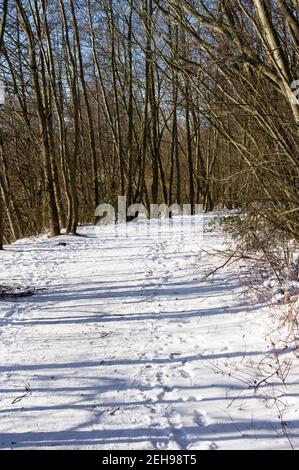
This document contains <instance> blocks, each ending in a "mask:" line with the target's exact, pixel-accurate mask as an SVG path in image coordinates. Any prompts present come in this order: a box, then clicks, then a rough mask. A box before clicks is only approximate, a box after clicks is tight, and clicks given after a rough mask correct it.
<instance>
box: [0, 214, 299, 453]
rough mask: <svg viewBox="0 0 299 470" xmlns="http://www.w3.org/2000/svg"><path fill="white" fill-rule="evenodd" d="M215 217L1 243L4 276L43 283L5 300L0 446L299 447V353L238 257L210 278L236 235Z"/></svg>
mask: <svg viewBox="0 0 299 470" xmlns="http://www.w3.org/2000/svg"><path fill="white" fill-rule="evenodd" d="M210 220H211V217H210V216H205V234H204V240H203V242H202V241H200V237H198V234H196V232H195V230H194V227H191V226H190V225H186V226H184V228H183V229H182V227H181V225H180V221H179V219H174V221H173V226H172V227H171V228H169V229H168V228H167V227H166V225H165V224H166V222H164V223H163V224H162V226H161V227H159V225H158V224H157V223H152V225H151V227H150V228H151V230H150V231H149V230H148V228H149V227H148V224H147V223H145V222H144V223H142V224H139V225H134V224H132V225H131V226H129V229H128V230H129V234H128V236H127V237H124V236H123V233H122V230H123V229H122V228H121V227H115V226H108V227H104V228H99V227H97V228H94V227H87V228H84V229H82V230H81V233H82V234H84V235H85V237H63V236H62V237H60V238H58V239H54V240H47V239H46V238H45V237H38V238H32V239H27V240H22V241H20V242H18V243H15V244H14V245H12V246H10V247H7V248H6V250H5V252H3V253H1V255H0V261H1V272H0V285H1V284H2V285H5V284H6V285H7V284H13V285H16V284H18V285H22V286H23V287H24V288H25V287H29V288H30V289H31V288H33V287H35V288H36V289H38V291H37V294H36V295H34V296H31V297H25V298H20V299H17V298H11V299H5V300H3V299H2V300H0V347H1V349H0V352H1V366H0V369H1V371H0V447H1V448H13V449H20V448H25V449H29V448H34V449H37V448H43V449H46V448H57V449H79V448H86V449H237V448H239V449H254V448H258V449H279V448H286V449H288V448H290V445H291V444H290V441H291V443H292V445H293V446H294V447H295V448H298V447H299V434H298V428H299V422H298V408H299V403H298V401H299V399H298V394H299V384H298V378H299V370H298V359H296V358H295V356H294V355H293V353H292V352H289V351H288V350H285V349H278V350H276V351H275V353H274V354H272V353H273V351H271V348H272V347H273V345H271V342H270V340H269V338H268V339H267V338H266V335H267V333H268V320H267V319H268V313H269V312H268V309H267V308H261V307H259V306H258V305H250V304H249V303H248V302H246V300H245V298H244V295H243V291H244V286H242V283H241V282H240V274H239V269H238V267H237V266H236V265H231V266H228V267H226V268H225V269H224V270H222V271H218V272H216V273H215V275H214V276H213V277H210V278H208V279H207V280H206V281H203V280H202V278H203V276H204V275H205V274H206V273H207V271H208V270H209V269H210V268H211V266H212V265H215V264H217V257H214V256H212V255H211V253H212V252H213V249H215V248H216V249H217V250H219V249H221V247H223V246H226V245H227V241H225V239H224V236H223V235H222V234H221V232H220V230H219V229H218V228H217V226H213V230H212V231H211V230H210V227H209V225H208V222H209V221H210ZM117 231H118V232H117ZM116 233H118V236H117V237H116ZM65 243H66V245H65V246H64V244H65ZM202 248H204V249H205V250H206V251H203V252H201V250H202ZM218 261H219V260H218ZM221 262H223V260H221V261H220V264H221ZM272 359H273V361H272ZM275 361H276V362H275ZM277 361H278V362H277ZM296 361H297V363H296ZM273 363H274V366H273ZM275 364H276V365H277V364H278V366H277V367H278V368H280V369H284V370H285V368H286V367H289V368H290V371H289V373H288V375H287V378H286V386H284V385H283V384H282V382H281V380H280V377H279V374H278V375H277V374H275V367H276V365H275ZM271 367H272V370H271ZM273 367H274V369H273ZM273 371H274V375H273V373H272V372H273ZM271 373H272V375H273V376H272V378H269V379H268V382H269V383H267V382H264V381H263V379H264V378H266V377H267V376H270V375H271ZM259 382H261V383H260V385H259V386H258V387H257V389H255V388H254V385H257V384H259ZM273 397H275V399H273ZM282 413H283V414H282Z"/></svg>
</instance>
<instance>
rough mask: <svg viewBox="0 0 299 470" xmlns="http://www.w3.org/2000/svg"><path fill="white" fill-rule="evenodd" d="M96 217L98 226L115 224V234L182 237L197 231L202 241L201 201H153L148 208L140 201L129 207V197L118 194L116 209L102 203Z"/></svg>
mask: <svg viewBox="0 0 299 470" xmlns="http://www.w3.org/2000/svg"><path fill="white" fill-rule="evenodd" d="M95 216H96V218H97V219H98V221H97V226H101V227H103V226H109V227H110V228H111V225H112V226H114V227H115V235H116V236H121V237H122V236H125V237H129V236H134V235H136V232H137V233H138V232H139V233H140V232H142V233H143V235H148V236H151V235H153V234H154V235H163V236H164V235H167V234H174V233H176V234H177V235H179V234H180V233H181V236H182V237H184V236H185V235H186V234H190V233H196V235H197V236H198V239H199V240H200V238H201V237H202V236H203V205H202V204H195V205H194V206H192V205H191V204H184V205H183V206H180V205H179V204H177V203H175V204H172V205H170V206H168V205H167V204H151V205H150V208H149V209H148V208H147V207H145V206H144V205H143V204H138V203H136V204H132V205H130V206H128V207H127V198H126V196H118V204H117V208H115V207H114V206H113V205H112V204H100V205H99V206H98V207H97V209H96V211H95ZM136 225H137V229H136Z"/></svg>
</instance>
